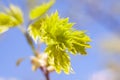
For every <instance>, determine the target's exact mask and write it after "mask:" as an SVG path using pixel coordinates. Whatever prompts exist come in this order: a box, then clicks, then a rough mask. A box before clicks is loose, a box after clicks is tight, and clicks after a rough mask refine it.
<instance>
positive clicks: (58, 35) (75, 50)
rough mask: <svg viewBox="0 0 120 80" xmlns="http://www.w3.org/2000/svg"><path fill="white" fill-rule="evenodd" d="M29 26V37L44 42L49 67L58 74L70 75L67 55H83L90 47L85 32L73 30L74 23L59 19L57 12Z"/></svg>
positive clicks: (66, 19)
mask: <svg viewBox="0 0 120 80" xmlns="http://www.w3.org/2000/svg"><path fill="white" fill-rule="evenodd" d="M31 25H32V26H31ZM31 25H30V26H29V32H30V35H31V36H32V38H33V39H34V40H36V38H37V39H42V41H44V43H45V44H46V46H47V48H46V49H45V52H46V53H48V57H49V62H50V65H52V66H54V68H55V70H56V72H58V73H60V72H61V70H63V71H64V72H65V73H67V74H68V73H70V69H71V65H70V58H69V55H68V53H72V54H74V55H75V54H82V55H85V54H87V52H86V48H90V47H91V46H90V45H89V44H88V42H90V41H91V40H90V38H89V37H88V36H87V35H86V34H85V31H78V30H75V29H73V28H72V26H73V25H74V23H70V22H69V19H68V18H60V17H59V15H58V12H57V11H56V12H55V13H54V14H52V15H51V16H46V17H45V18H44V20H42V21H41V19H40V20H38V21H36V22H35V23H33V24H31Z"/></svg>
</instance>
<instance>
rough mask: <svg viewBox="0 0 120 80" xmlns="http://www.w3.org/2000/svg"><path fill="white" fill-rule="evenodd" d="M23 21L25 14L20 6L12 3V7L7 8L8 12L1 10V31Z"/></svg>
mask: <svg viewBox="0 0 120 80" xmlns="http://www.w3.org/2000/svg"><path fill="white" fill-rule="evenodd" d="M22 23H23V15H22V11H21V10H20V9H19V8H18V7H16V6H14V5H10V9H6V13H3V12H0V33H3V32H5V31H7V30H8V29H9V28H12V27H15V26H18V25H20V24H22Z"/></svg>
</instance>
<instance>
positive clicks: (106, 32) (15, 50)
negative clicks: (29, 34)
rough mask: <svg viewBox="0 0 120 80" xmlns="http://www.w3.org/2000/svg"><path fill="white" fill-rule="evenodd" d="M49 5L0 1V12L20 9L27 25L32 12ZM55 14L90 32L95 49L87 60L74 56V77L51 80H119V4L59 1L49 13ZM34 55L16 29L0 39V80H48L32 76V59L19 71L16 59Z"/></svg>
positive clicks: (38, 0) (36, 74) (100, 0)
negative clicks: (12, 6) (31, 10)
mask: <svg viewBox="0 0 120 80" xmlns="http://www.w3.org/2000/svg"><path fill="white" fill-rule="evenodd" d="M46 1H47V0H0V11H2V10H3V9H4V8H3V6H7V7H8V6H9V4H14V5H18V6H19V7H20V8H21V9H22V10H23V11H24V18H25V20H26V22H25V24H26V25H27V23H28V12H29V10H30V9H32V8H33V7H34V6H36V5H39V4H41V3H42V2H46ZM56 10H58V12H59V14H60V16H61V17H69V19H70V22H75V23H76V24H75V26H74V28H76V29H78V30H85V31H87V34H88V35H89V36H90V37H91V39H92V42H90V44H91V46H92V48H91V49H87V52H88V54H87V55H86V56H81V55H77V56H72V55H71V62H72V67H73V69H74V71H75V73H74V74H70V75H66V74H64V73H61V74H56V73H55V72H53V73H51V74H50V77H51V80H120V0H57V1H56V3H55V4H54V5H53V7H52V8H51V9H50V11H48V13H51V12H55V11H56ZM44 48H45V46H44V45H42V46H41V50H42V51H43V50H44ZM32 55H33V54H32V51H31V48H30V47H29V45H28V44H27V41H26V39H25V37H24V36H23V34H22V33H21V32H20V31H19V30H18V29H17V28H13V29H10V30H9V31H8V32H6V33H4V34H3V35H0V80H45V79H44V76H43V75H42V73H41V71H40V70H38V71H36V72H32V70H31V63H30V60H29V59H27V60H25V61H24V62H23V63H22V64H21V65H20V66H19V67H16V65H15V63H16V61H17V59H19V58H21V57H28V56H32Z"/></svg>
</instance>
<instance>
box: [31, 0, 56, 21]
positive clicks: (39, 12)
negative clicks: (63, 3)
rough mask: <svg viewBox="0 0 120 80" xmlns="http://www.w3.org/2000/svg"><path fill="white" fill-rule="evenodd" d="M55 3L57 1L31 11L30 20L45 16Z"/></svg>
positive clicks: (52, 0) (51, 1)
mask: <svg viewBox="0 0 120 80" xmlns="http://www.w3.org/2000/svg"><path fill="white" fill-rule="evenodd" d="M54 2H55V0H50V1H49V2H48V3H44V4H42V5H40V6H37V7H35V8H33V9H32V10H31V11H30V19H36V18H38V17H40V16H42V15H43V14H45V13H46V12H47V11H48V10H49V9H50V7H51V6H52V5H53V4H54Z"/></svg>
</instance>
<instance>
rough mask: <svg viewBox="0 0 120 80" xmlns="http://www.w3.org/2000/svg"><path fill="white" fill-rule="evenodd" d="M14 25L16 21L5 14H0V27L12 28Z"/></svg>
mask: <svg viewBox="0 0 120 80" xmlns="http://www.w3.org/2000/svg"><path fill="white" fill-rule="evenodd" d="M15 25H16V19H15V18H14V17H12V16H9V15H8V14H5V13H0V27H8V28H10V27H14V26H15Z"/></svg>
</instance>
